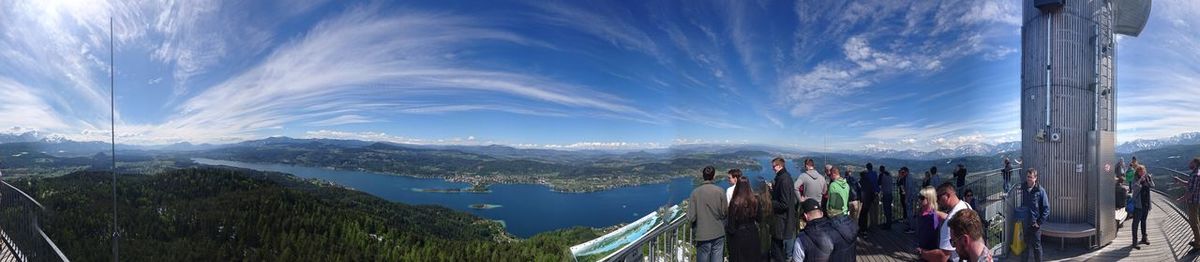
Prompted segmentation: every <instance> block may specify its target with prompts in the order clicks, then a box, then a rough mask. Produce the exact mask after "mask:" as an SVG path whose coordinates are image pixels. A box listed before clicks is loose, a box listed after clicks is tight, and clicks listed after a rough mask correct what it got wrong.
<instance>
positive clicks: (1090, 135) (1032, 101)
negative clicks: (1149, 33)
mask: <svg viewBox="0 0 1200 262" xmlns="http://www.w3.org/2000/svg"><path fill="white" fill-rule="evenodd" d="M1150 1H1151V0H1024V2H1023V4H1022V10H1023V18H1024V19H1023V21H1024V22H1023V25H1022V27H1021V153H1022V157H1023V159H1024V164H1023V167H1024V168H1036V169H1037V170H1038V174H1039V179H1038V181H1039V184H1041V185H1042V187H1044V188H1045V189H1046V191H1047V196H1048V197H1049V202H1050V206H1051V211H1050V219H1049V220H1048V221H1047V225H1043V230H1044V231H1043V232H1045V230H1047V229H1048V228H1052V229H1053V230H1058V231H1063V232H1068V233H1065V234H1066V235H1071V236H1072V237H1079V238H1088V239H1090V240H1091V244H1092V245H1094V246H1101V245H1105V244H1107V243H1109V242H1111V241H1112V239H1113V238H1114V237H1116V225H1115V222H1114V219H1113V215H1114V214H1113V211H1114V210H1115V203H1114V199H1113V194H1112V192H1113V188H1114V184H1113V183H1114V181H1113V177H1114V173H1113V171H1112V170H1113V169H1115V168H1116V167H1115V166H1114V165H1116V161H1114V155H1113V142H1114V135H1115V131H1116V91H1117V88H1116V81H1115V80H1116V42H1115V41H1114V39H1113V38H1114V36H1115V34H1124V35H1129V36H1137V35H1138V34H1139V33H1140V32H1141V31H1142V28H1143V27H1144V26H1145V24H1146V18H1147V16H1148V15H1149V13H1150ZM1017 177H1020V178H1022V180H1021V181H1023V180H1024V174H1021V175H1020V176H1017ZM1022 183H1024V182H1022ZM1010 228H1011V226H1010ZM1044 234H1045V233H1044Z"/></svg>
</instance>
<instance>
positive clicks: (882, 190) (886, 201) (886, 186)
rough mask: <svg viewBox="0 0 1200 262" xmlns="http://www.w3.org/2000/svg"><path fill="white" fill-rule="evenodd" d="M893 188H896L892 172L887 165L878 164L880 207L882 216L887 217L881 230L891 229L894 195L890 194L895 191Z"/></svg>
mask: <svg viewBox="0 0 1200 262" xmlns="http://www.w3.org/2000/svg"><path fill="white" fill-rule="evenodd" d="M894 188H896V183H895V180H894V179H892V172H888V171H887V167H885V166H879V194H880V196H881V199H882V201H880V207H882V210H883V217H885V218H887V220H886V221H884V222H883V226H882V228H883V230H892V220H893V218H894V216H895V214H893V213H892V201H893V200H894V199H895V197H893V196H892V194H893V193H895V191H893V189H894Z"/></svg>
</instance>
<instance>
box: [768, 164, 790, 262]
mask: <svg viewBox="0 0 1200 262" xmlns="http://www.w3.org/2000/svg"><path fill="white" fill-rule="evenodd" d="M784 164H785V163H784V160H783V158H782V157H776V158H775V159H772V160H771V166H772V167H773V168H774V169H775V182H774V184H773V185H770V187H769V188H770V190H769V191H770V192H771V210H772V213H774V214H775V218H774V219H772V220H771V258H772V260H774V261H788V260H790V259H791V257H792V244H793V243H795V241H796V207H797V204H796V190H795V189H794V188H796V186H794V185H793V184H792V175H791V174H788V171H787V167H785V165H784Z"/></svg>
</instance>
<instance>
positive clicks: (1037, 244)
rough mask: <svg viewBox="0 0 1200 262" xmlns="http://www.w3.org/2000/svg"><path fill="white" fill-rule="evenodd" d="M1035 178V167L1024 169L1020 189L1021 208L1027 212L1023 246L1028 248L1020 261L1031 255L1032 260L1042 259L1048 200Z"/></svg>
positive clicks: (1048, 211) (1043, 189)
mask: <svg viewBox="0 0 1200 262" xmlns="http://www.w3.org/2000/svg"><path fill="white" fill-rule="evenodd" d="M1037 178H1038V173H1037V169H1033V168H1030V169H1029V170H1027V171H1025V188H1023V190H1022V191H1023V192H1022V194H1025V195H1024V197H1023V198H1022V201H1021V208H1022V209H1024V210H1025V212H1029V213H1028V215H1026V216H1025V246H1027V247H1029V250H1027V251H1026V252H1025V253H1024V254H1022V255H1021V261H1028V259H1029V256H1031V255H1032V256H1033V261H1042V225H1044V224H1045V223H1046V219H1047V218H1049V217H1050V201H1049V200H1048V199H1047V197H1046V189H1045V188H1042V187H1041V186H1040V185H1038V184H1037Z"/></svg>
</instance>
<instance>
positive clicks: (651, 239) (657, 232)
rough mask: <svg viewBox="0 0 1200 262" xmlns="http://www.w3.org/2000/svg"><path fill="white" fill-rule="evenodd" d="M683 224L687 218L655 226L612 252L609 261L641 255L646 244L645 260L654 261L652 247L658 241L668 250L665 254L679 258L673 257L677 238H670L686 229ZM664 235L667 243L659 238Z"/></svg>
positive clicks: (683, 210) (653, 247) (688, 234)
mask: <svg viewBox="0 0 1200 262" xmlns="http://www.w3.org/2000/svg"><path fill="white" fill-rule="evenodd" d="M681 206H682V205H681ZM680 212H687V209H682V210H680ZM686 216H687V214H684V217H686ZM685 224H687V219H676V220H675V221H672V222H670V223H669V224H666V225H663V226H660V227H658V228H655V229H654V230H651V231H650V232H646V235H645V236H644V237H642V238H639V239H638V240H636V241H634V242H632V243H630V244H629V246H627V247H626V248H623V249H621V250H619V251H617V253H615V254H613V255H612V256H611V257H610V258H611V259H612V260H610V261H628V260H631V259H636V257H639V256H640V255H643V254H642V253H641V252H642V248H643V247H647V246H649V250H647V252H646V253H647V254H648V255H649V258H648V259H647V260H648V261H656V260H655V259H654V257H655V255H656V253H655V251H656V250H654V249H655V248H656V247H657V246H658V245H657V244H660V243H661V244H664V245H663V246H664V247H663V248H664V249H665V250H664V251H668V252H666V254H669V255H671V256H672V258H674V260H679V258H677V257H674V254H676V253H677V252H675V248H674V247H675V245H676V244H677V243H675V242H677V240H678V239H676V238H671V236H672V235H674V236H676V237H677V236H678V232H679V229H680V228H683V229H684V230H687V229H686V227H683V225H685ZM667 233H670V234H667ZM691 235H692V234H691V233H690V232H689V233H687V234H685V238H688V237H691ZM664 236H666V237H667V238H668V239H666V242H667V243H662V242H664V241H663V240H662V239H660V238H662V237H664ZM685 240H686V239H685ZM687 242H691V241H690V240H689V241H687Z"/></svg>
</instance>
